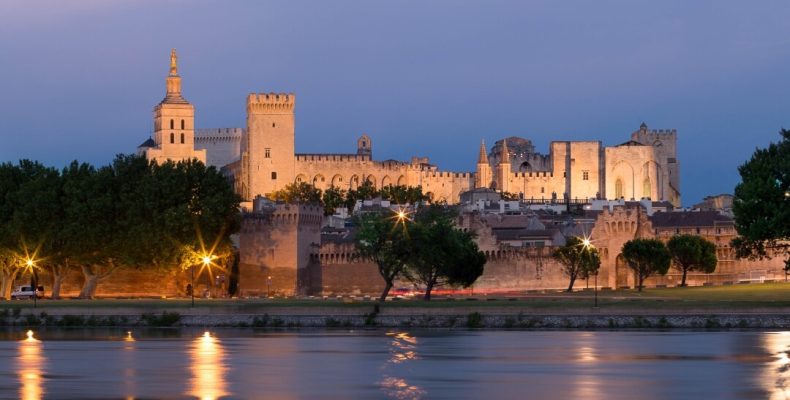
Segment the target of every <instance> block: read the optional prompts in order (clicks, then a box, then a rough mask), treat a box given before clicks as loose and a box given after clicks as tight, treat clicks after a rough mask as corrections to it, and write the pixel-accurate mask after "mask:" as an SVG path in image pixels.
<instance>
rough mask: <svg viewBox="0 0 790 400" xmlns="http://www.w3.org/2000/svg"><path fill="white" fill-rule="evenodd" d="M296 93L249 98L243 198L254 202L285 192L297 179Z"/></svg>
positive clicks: (269, 94)
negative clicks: (269, 195)
mask: <svg viewBox="0 0 790 400" xmlns="http://www.w3.org/2000/svg"><path fill="white" fill-rule="evenodd" d="M295 100H296V97H295V96H294V94H293V93H290V94H286V93H259V94H255V93H252V94H250V95H249V96H247V138H246V147H245V148H246V152H245V154H244V155H243V164H244V165H243V167H242V168H244V169H245V171H244V172H243V175H244V179H246V181H247V186H246V188H245V189H246V190H244V193H243V196H244V197H245V198H246V200H252V199H254V198H255V197H256V196H266V195H268V194H271V193H272V192H274V191H276V190H279V189H282V188H284V187H285V185H287V184H289V183H292V182H293V181H294V179H295V177H296V176H295V172H294V171H295V163H296V157H295V154H294V105H295Z"/></svg>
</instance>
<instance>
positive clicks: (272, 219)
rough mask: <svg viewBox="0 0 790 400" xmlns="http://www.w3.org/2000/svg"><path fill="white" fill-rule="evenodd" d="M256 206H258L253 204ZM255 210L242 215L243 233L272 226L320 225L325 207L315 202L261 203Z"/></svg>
mask: <svg viewBox="0 0 790 400" xmlns="http://www.w3.org/2000/svg"><path fill="white" fill-rule="evenodd" d="M253 207H256V206H253ZM257 207H258V209H257V210H255V211H254V212H248V213H244V214H243V215H242V217H243V220H242V226H241V232H242V233H251V232H259V231H262V230H267V229H270V228H271V227H283V226H288V225H293V226H313V227H320V226H321V221H322V219H323V217H324V209H323V207H321V206H319V205H313V204H281V203H271V204H260V205H258V206H257Z"/></svg>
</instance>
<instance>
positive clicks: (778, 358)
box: [763, 332, 790, 399]
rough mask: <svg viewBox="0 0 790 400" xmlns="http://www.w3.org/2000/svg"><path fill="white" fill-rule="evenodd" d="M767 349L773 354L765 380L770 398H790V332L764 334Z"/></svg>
mask: <svg viewBox="0 0 790 400" xmlns="http://www.w3.org/2000/svg"><path fill="white" fill-rule="evenodd" d="M764 338H765V339H764V346H765V349H766V350H767V351H768V352H769V353H770V354H771V355H772V356H773V359H772V361H771V362H769V363H768V364H767V369H766V371H765V374H764V378H763V382H764V387H765V390H766V391H767V392H768V393H770V394H771V396H770V397H769V398H770V399H787V398H790V388H789V387H788V385H790V332H777V333H770V334H766V335H765V336H764Z"/></svg>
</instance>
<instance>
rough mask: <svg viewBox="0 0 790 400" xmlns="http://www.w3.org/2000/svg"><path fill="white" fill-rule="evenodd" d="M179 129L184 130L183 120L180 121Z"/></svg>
mask: <svg viewBox="0 0 790 400" xmlns="http://www.w3.org/2000/svg"><path fill="white" fill-rule="evenodd" d="M181 129H184V120H183V119H182V120H181Z"/></svg>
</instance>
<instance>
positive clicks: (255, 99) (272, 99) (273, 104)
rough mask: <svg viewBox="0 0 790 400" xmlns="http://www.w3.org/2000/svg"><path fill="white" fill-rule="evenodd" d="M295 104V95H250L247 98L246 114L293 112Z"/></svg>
mask: <svg viewBox="0 0 790 400" xmlns="http://www.w3.org/2000/svg"><path fill="white" fill-rule="evenodd" d="M295 102H296V95H294V94H293V93H250V94H249V95H248V96H247V112H248V113H250V112H256V113H270V112H275V113H282V112H293V110H294V104H295Z"/></svg>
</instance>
